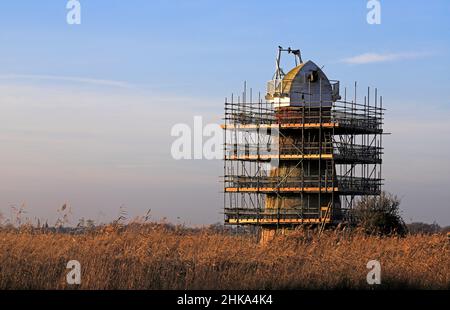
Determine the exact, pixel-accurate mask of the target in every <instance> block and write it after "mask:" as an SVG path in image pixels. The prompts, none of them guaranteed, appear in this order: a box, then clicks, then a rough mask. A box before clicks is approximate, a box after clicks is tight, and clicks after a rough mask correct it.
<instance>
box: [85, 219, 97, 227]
mask: <svg viewBox="0 0 450 310" xmlns="http://www.w3.org/2000/svg"><path fill="white" fill-rule="evenodd" d="M86 228H95V221H94V220H91V219H88V220H87V221H86Z"/></svg>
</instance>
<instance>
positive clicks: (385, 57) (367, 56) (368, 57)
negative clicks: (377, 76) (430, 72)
mask: <svg viewBox="0 0 450 310" xmlns="http://www.w3.org/2000/svg"><path fill="white" fill-rule="evenodd" d="M427 55H429V53H418V52H405V53H384V54H383V53H364V54H360V55H356V56H352V57H348V58H344V59H342V60H341V62H344V63H348V64H356V65H360V64H369V63H379V62H388V61H396V60H404V59H416V58H420V57H424V56H427Z"/></svg>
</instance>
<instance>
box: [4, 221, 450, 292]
mask: <svg viewBox="0 0 450 310" xmlns="http://www.w3.org/2000/svg"><path fill="white" fill-rule="evenodd" d="M73 259H75V260H78V261H79V262H80V263H81V268H82V275H81V285H79V286H75V287H77V288H82V289H302V288H306V289H309V288H324V289H327V288H355V289H368V288H370V287H369V286H368V285H367V282H366V275H367V272H368V269H366V264H367V262H368V261H369V260H372V259H376V260H378V261H380V262H381V265H382V285H381V287H382V288H426V289H449V288H450V246H449V242H448V240H447V238H446V236H443V235H432V236H429V235H411V236H407V237H404V238H401V237H375V236H367V235H364V234H360V233H353V234H348V233H343V232H331V231H330V232H325V234H324V235H322V236H321V237H320V238H318V237H317V235H316V234H313V233H312V232H298V233H294V234H293V235H290V236H287V237H279V238H277V239H276V240H274V241H272V242H270V243H269V244H266V245H263V246H262V245H259V244H256V243H255V241H254V239H253V238H251V237H249V236H239V235H227V234H220V233H215V232H211V231H208V230H203V231H200V232H190V231H186V230H182V229H181V230H172V229H166V228H164V227H163V226H158V225H140V226H135V227H131V228H121V229H114V228H111V227H107V228H105V229H102V230H98V231H96V232H88V233H82V234H76V235H72V234H62V233H48V232H47V233H45V232H36V231H1V232H0V289H71V288H74V286H73V285H72V286H70V285H67V284H66V280H65V277H66V274H67V272H68V270H67V269H66V264H67V262H68V261H69V260H73Z"/></svg>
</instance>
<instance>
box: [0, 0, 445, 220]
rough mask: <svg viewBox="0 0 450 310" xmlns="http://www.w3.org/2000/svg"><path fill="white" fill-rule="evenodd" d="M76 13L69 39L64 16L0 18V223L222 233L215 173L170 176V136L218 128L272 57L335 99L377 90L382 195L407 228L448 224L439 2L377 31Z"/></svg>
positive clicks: (84, 1)
mask: <svg viewBox="0 0 450 310" xmlns="http://www.w3.org/2000/svg"><path fill="white" fill-rule="evenodd" d="M80 2H81V6H82V9H81V18H82V23H81V25H68V24H67V23H66V13H67V10H66V8H65V6H66V1H65V0H58V1H57V0H54V1H52V0H40V1H32V2H31V1H2V2H1V3H0V42H1V48H0V91H1V92H0V141H1V143H2V144H3V146H4V151H3V153H2V155H0V159H2V162H0V165H1V166H2V167H0V168H2V169H1V170H3V171H4V173H3V174H2V176H1V177H0V197H1V198H0V210H1V211H2V213H4V215H6V216H8V215H9V209H10V206H11V205H14V204H22V203H25V204H26V206H27V208H28V209H29V215H30V217H34V216H35V217H41V218H49V219H52V218H54V216H55V215H54V214H55V210H56V208H58V206H59V205H60V204H62V203H64V202H66V201H67V202H69V204H70V205H71V206H72V208H73V210H74V211H73V212H74V215H73V217H74V221H76V219H75V218H80V217H81V216H85V217H93V218H98V220H102V216H103V217H104V219H103V220H108V219H110V218H112V217H115V216H116V214H117V212H118V209H119V207H120V206H121V205H124V206H125V207H126V208H127V209H128V210H129V211H128V212H129V213H130V216H132V215H138V214H143V213H145V212H146V210H147V209H148V208H152V212H153V213H154V215H155V217H156V218H161V217H165V216H166V217H168V218H169V219H170V220H172V221H181V222H185V223H187V224H205V223H211V222H216V221H220V220H221V215H220V214H219V212H220V209H221V207H222V206H221V201H222V196H221V194H220V190H221V184H220V183H219V182H218V176H219V175H220V174H221V165H222V163H220V161H182V162H180V161H174V160H172V159H171V158H170V144H171V142H172V140H173V138H172V137H171V136H170V128H171V126H172V125H174V124H175V123H177V122H184V123H188V124H189V123H191V122H192V118H193V116H194V115H202V116H204V117H205V119H207V120H211V121H218V119H220V117H221V113H222V109H223V106H222V104H223V98H224V97H225V96H229V94H230V93H231V92H233V91H234V92H238V91H239V90H240V89H241V85H242V82H243V81H244V80H247V81H248V83H249V85H250V86H251V87H253V89H254V90H255V91H257V90H260V91H264V86H265V82H266V81H267V80H268V79H270V78H271V76H272V74H273V70H274V57H275V52H276V47H277V46H278V45H282V46H285V47H287V46H292V47H294V48H300V49H301V50H302V54H303V58H304V59H305V60H306V59H311V60H313V61H315V62H316V63H318V64H319V65H321V66H324V71H325V72H326V73H327V74H328V76H329V77H330V78H332V79H339V80H341V85H343V86H345V85H347V86H350V85H351V84H352V82H353V81H355V80H357V81H358V83H359V85H361V89H360V92H362V91H363V88H364V87H366V86H372V87H378V88H379V90H380V93H381V94H382V95H383V96H384V103H385V107H386V108H387V109H388V115H387V119H386V129H387V130H388V131H390V132H391V133H392V135H391V136H388V137H386V139H385V147H386V156H385V168H384V176H385V178H386V189H387V190H390V191H392V192H394V193H397V194H398V195H399V196H400V197H401V198H402V199H403V204H402V207H403V209H404V213H405V214H404V215H405V218H406V220H408V221H409V220H416V221H428V222H432V221H434V220H436V221H438V222H439V223H441V224H443V225H448V224H450V211H449V207H450V206H449V202H448V201H450V194H449V193H448V189H447V188H448V186H449V185H450V164H449V163H448V162H447V159H448V158H449V155H450V139H449V136H450V125H448V124H447V123H448V122H447V120H448V117H449V116H450V111H449V107H450V95H449V93H448V91H447V89H448V85H450V74H449V73H448V69H449V68H450V59H449V57H448V56H449V52H450V40H449V36H448V34H449V33H450V20H449V18H448V16H449V13H450V2H448V1H445V0H442V1H438V0H435V1H419V0H417V1H414V0H409V1H406V0H404V1H398V0H396V1H393V0H390V1H387V0H384V1H381V14H382V17H381V18H382V20H381V24H380V25H369V24H368V23H367V22H366V14H367V8H366V3H367V2H366V1H363V0H351V1H331V0H330V1H194V0H193V1H148V0H147V1H138V0H135V1H114V0H109V1H106V0H105V1H103V0H95V1H94V0H81V1H80ZM355 57H356V58H355ZM356 60H359V62H357V61H356ZM374 60H376V61H374ZM355 61H356V63H355ZM290 65H292V64H290V63H286V64H285V66H286V67H288V66H290ZM2 157H3V158H2ZM194 176H195V177H194ZM175 189H177V194H174V191H175ZM200 197H201V198H200ZM101 214H103V215H101Z"/></svg>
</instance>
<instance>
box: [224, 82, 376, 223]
mask: <svg viewBox="0 0 450 310" xmlns="http://www.w3.org/2000/svg"><path fill="white" fill-rule="evenodd" d="M327 82H330V83H331V85H332V91H333V93H334V94H335V93H336V89H337V93H338V92H339V82H337V81H327ZM282 83H285V84H286V83H293V81H289V80H288V79H286V78H284V79H283V80H279V79H277V80H272V81H271V82H269V85H268V87H267V95H266V97H265V99H262V98H261V95H258V98H257V99H256V100H253V98H252V91H251V90H250V95H248V94H247V87H246V86H244V92H243V93H242V95H241V96H238V97H237V98H236V97H235V96H234V95H232V96H231V98H230V99H231V100H228V99H226V100H225V111H224V124H223V125H222V127H223V129H224V216H225V218H224V220H225V223H226V224H234V225H246V224H248V225H260V226H263V227H264V226H265V227H268V226H269V225H270V226H272V227H277V228H278V227H280V226H282V227H292V226H297V225H300V224H322V225H325V224H337V223H342V222H352V221H353V217H352V212H351V211H352V209H353V207H354V204H355V198H356V197H358V196H371V195H373V196H376V195H379V194H380V193H381V187H382V185H383V179H382V175H381V172H382V169H381V163H382V154H383V147H382V135H383V118H384V111H385V110H384V109H383V102H382V97H378V91H377V89H375V92H374V100H372V102H371V100H370V97H371V94H370V88H368V90H367V95H365V96H364V100H363V102H362V103H358V102H357V85H356V83H355V85H354V87H355V88H354V96H353V98H352V99H351V100H347V89H345V93H344V98H342V100H341V98H340V96H339V97H337V96H336V97H335V98H333V100H330V99H328V100H326V99H324V98H326V96H322V94H321V93H320V95H319V96H312V95H311V94H308V93H306V94H302V96H301V98H302V102H295V101H292V100H291V102H290V105H289V106H282V105H276V104H273V101H272V102H269V100H267V99H268V98H273V95H274V94H276V95H278V96H280V97H282V95H283V94H281V95H280V94H279V93H280V89H283V85H282ZM309 83H310V82H309ZM316 83H319V85H318V87H319V88H318V89H320V90H322V80H318V81H317V82H316ZM310 87H311V86H310ZM277 92H278V93H277Z"/></svg>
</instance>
